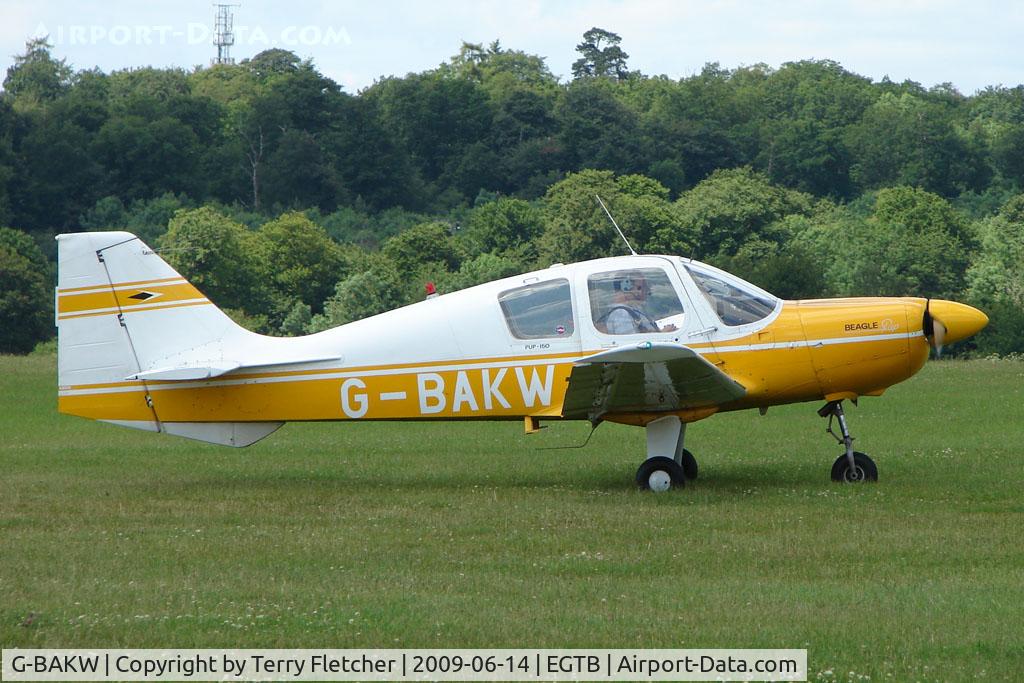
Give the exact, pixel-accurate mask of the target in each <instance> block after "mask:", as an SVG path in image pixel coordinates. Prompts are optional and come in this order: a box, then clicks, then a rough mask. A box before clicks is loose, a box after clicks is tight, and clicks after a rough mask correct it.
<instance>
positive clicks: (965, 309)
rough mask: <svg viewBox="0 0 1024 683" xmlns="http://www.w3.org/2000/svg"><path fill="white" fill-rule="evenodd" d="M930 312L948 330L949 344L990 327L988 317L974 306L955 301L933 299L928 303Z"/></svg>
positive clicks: (946, 340)
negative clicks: (987, 326) (986, 326)
mask: <svg viewBox="0 0 1024 683" xmlns="http://www.w3.org/2000/svg"><path fill="white" fill-rule="evenodd" d="M928 312H929V313H931V316H932V318H934V319H935V320H937V321H939V322H941V323H942V325H943V326H944V327H945V328H946V338H945V343H947V344H951V343H952V342H955V341H960V340H961V339H967V338H968V337H970V336H971V335H973V334H977V333H978V331H980V330H981V328H983V327H985V325H988V316H987V315H985V314H984V313H982V312H981V311H979V310H978V309H977V308H974V307H973V306H968V305H967V304H958V303H957V302H955V301H943V300H942V299H932V300H931V301H929V302H928Z"/></svg>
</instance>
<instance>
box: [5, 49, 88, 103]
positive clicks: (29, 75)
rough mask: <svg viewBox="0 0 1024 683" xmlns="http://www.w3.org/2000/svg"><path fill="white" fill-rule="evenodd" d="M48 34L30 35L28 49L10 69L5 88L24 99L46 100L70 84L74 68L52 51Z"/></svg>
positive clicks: (61, 92) (18, 97) (15, 60)
mask: <svg viewBox="0 0 1024 683" xmlns="http://www.w3.org/2000/svg"><path fill="white" fill-rule="evenodd" d="M52 48H53V45H51V44H50V42H49V36H47V37H43V38H31V39H29V40H28V41H27V42H26V43H25V52H24V53H22V54H20V55H17V56H16V57H15V58H14V64H12V65H11V66H9V67H8V68H7V77H6V78H4V91H5V92H7V93H9V94H10V95H12V96H14V97H15V98H17V99H19V100H21V101H27V102H32V103H35V102H43V101H47V100H54V99H56V98H58V97H59V96H61V95H62V94H64V92H66V91H67V89H68V87H69V86H70V85H71V78H72V75H73V73H74V72H73V69H72V68H71V67H70V66H68V65H67V63H66V62H65V61H64V60H63V59H54V58H53V56H52V55H51V54H50V50H51V49H52Z"/></svg>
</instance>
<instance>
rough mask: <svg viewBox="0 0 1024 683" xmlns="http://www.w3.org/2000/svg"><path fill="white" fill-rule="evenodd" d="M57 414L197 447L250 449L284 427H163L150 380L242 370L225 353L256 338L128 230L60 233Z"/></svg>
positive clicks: (272, 424) (261, 424) (187, 424)
mask: <svg viewBox="0 0 1024 683" xmlns="http://www.w3.org/2000/svg"><path fill="white" fill-rule="evenodd" d="M57 240H58V242H57V244H58V261H57V263H58V278H57V301H56V306H55V309H56V318H57V340H58V341H57V349H58V357H57V358H58V360H57V366H58V384H59V387H60V399H59V405H60V411H61V412H64V413H69V414H73V415H81V416H83V417H91V418H94V419H99V420H105V421H108V422H114V423H117V424H122V425H125V426H130V427H135V428H138V429H146V430H150V431H163V432H168V433H171V434H178V435H181V436H187V437H190V438H197V439H200V440H203V441H210V442H214V443H223V444H227V445H233V446H246V445H249V444H250V443H253V442H255V441H257V440H259V439H261V438H263V437H264V436H266V435H267V434H269V433H271V432H272V431H274V430H275V429H277V428H278V427H279V426H280V425H281V423H280V422H254V423H204V424H201V423H190V422H174V423H167V422H161V420H160V417H159V409H158V408H159V407H158V406H154V402H153V400H152V398H151V395H150V391H149V387H148V386H147V382H150V381H155V380H201V379H204V378H209V377H215V376H217V375H219V374H223V373H225V372H229V371H230V370H233V369H235V368H237V367H239V366H240V365H241V363H240V362H239V361H238V360H237V359H235V360H232V359H230V358H226V357H225V350H226V349H234V350H237V349H238V348H239V347H246V346H251V345H252V343H253V342H254V339H260V337H259V335H256V334H253V333H251V332H249V331H247V330H245V329H243V328H241V327H239V326H238V325H236V324H235V323H234V322H233V321H232V320H231V319H230V318H229V317H228V316H227V315H225V314H224V312H222V311H221V310H220V309H218V308H217V307H216V306H214V305H213V303H212V302H211V301H210V300H209V299H207V298H206V297H205V296H204V295H203V294H202V293H201V292H200V291H199V290H198V289H196V288H195V287H194V286H192V285H191V284H190V283H189V282H188V281H187V280H186V279H185V278H183V277H182V276H181V275H180V274H179V273H178V272H177V271H175V270H174V269H173V268H171V266H169V265H168V264H167V263H166V262H165V261H164V260H163V259H162V258H160V257H159V256H158V255H157V254H156V253H155V252H154V251H153V250H151V249H150V248H149V247H147V246H146V245H145V244H143V242H142V241H141V240H140V239H139V238H138V237H136V236H135V235H132V234H131V233H127V232H89V233H76V234H67V235H60V236H58V237H57Z"/></svg>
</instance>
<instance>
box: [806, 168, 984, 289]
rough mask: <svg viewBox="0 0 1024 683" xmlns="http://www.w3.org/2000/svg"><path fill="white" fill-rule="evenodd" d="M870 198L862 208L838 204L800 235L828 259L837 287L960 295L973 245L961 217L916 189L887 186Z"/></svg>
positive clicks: (828, 273)
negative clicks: (860, 209)
mask: <svg viewBox="0 0 1024 683" xmlns="http://www.w3.org/2000/svg"><path fill="white" fill-rule="evenodd" d="M870 199H871V198H869V199H868V201H866V202H864V203H865V204H867V205H869V207H870V208H869V213H867V214H866V215H865V214H864V213H861V212H860V211H859V207H858V206H853V207H838V208H836V209H834V210H833V213H832V215H831V216H827V215H824V216H821V217H819V220H817V221H816V222H815V224H814V225H813V226H812V227H810V228H809V229H808V230H807V231H806V232H805V233H804V234H802V235H800V237H799V239H798V240H797V243H799V244H803V245H807V248H809V249H810V250H811V251H812V252H813V253H815V254H816V255H817V256H818V258H819V259H820V260H821V262H822V263H826V264H828V265H827V269H826V277H827V279H828V281H829V282H830V283H832V286H833V288H834V292H835V293H836V294H840V295H858V296H860V295H869V296H925V297H937V298H944V299H955V298H957V296H958V295H959V294H960V293H961V292H962V290H963V287H964V281H965V278H964V274H965V271H966V269H967V265H968V263H969V261H970V257H971V253H972V248H973V239H972V235H971V233H970V229H969V226H968V225H967V222H966V220H965V219H964V218H963V216H962V215H960V214H959V213H958V212H957V211H956V210H955V209H954V208H953V207H952V205H950V204H949V202H947V201H946V200H944V199H943V198H942V197H939V196H937V195H935V194H932V193H930V192H926V191H924V190H921V189H917V188H911V187H895V188H887V189H884V190H879V192H878V193H877V195H876V196H875V197H874V201H873V203H872V202H871V201H870Z"/></svg>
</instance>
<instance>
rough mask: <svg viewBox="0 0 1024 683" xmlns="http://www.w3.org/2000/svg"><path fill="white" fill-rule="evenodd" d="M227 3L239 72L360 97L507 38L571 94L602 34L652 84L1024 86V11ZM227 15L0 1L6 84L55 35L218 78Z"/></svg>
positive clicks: (115, 2)
mask: <svg viewBox="0 0 1024 683" xmlns="http://www.w3.org/2000/svg"><path fill="white" fill-rule="evenodd" d="M224 1H225V2H233V3H234V4H235V5H236V6H234V7H232V11H233V13H234V24H235V34H236V35H235V45H234V46H233V47H232V48H231V56H232V57H234V58H235V59H236V60H238V61H240V60H241V59H244V58H246V57H252V56H253V55H255V54H256V53H258V52H260V51H262V50H265V49H268V48H271V47H280V48H285V49H289V50H292V51H294V52H295V53H297V54H298V55H299V56H301V57H303V58H307V57H308V58H311V59H312V60H313V62H314V63H315V64H316V65H317V67H318V68H319V69H320V70H321V72H323V73H324V74H325V75H327V76H329V77H331V78H333V79H334V80H335V81H337V82H338V83H340V84H341V85H342V86H344V88H345V90H346V91H348V92H350V93H355V92H358V91H359V90H361V89H363V88H366V87H367V86H369V85H372V84H373V82H374V81H375V80H377V79H379V78H381V77H382V76H390V75H399V76H401V75H405V74H406V73H409V72H419V71H423V70H426V69H431V68H434V67H436V66H437V65H438V64H440V63H442V62H444V61H447V60H448V58H449V57H451V56H452V55H454V54H455V53H457V52H458V50H459V46H460V45H461V44H462V42H463V41H467V42H472V43H490V42H491V41H493V40H495V39H498V40H500V41H501V44H502V45H503V46H504V47H506V48H510V49H516V50H523V51H525V52H528V53H531V54H536V55H540V56H543V57H545V58H546V59H547V65H548V67H549V68H550V69H551V71H552V72H553V73H554V74H556V75H558V76H560V77H561V78H562V79H563V80H568V79H570V78H571V73H572V71H571V65H572V62H573V61H574V60H575V59H576V58H577V57H578V55H577V54H576V52H575V46H576V45H577V44H578V43H579V42H580V40H581V38H582V35H583V33H584V31H586V30H588V29H590V28H591V27H594V26H598V27H601V28H604V29H607V30H609V31H613V32H615V33H617V34H619V35H620V36H621V37H622V43H621V47H622V48H623V49H624V50H625V51H626V52H627V53H628V54H629V56H630V57H629V61H628V64H629V67H630V68H631V69H638V70H640V71H641V72H643V73H645V74H648V75H661V74H664V75H667V76H670V77H672V78H681V77H686V76H691V75H693V74H696V73H699V72H700V70H701V68H702V67H703V66H704V64H706V63H708V62H718V63H719V64H720V65H721V66H722V67H724V68H736V67H739V66H748V65H752V64H758V63H765V64H768V65H769V66H771V67H778V66H780V65H781V64H783V63H784V62H788V61H795V60H801V59H831V60H834V61H837V62H839V63H840V64H842V65H843V66H844V67H845V68H846V69H847V70H849V71H853V72H855V73H858V74H861V75H863V76H867V77H869V78H872V79H874V80H880V79H881V78H883V77H885V76H888V77H889V78H890V79H892V80H894V81H903V80H906V79H909V80H912V81H917V82H918V83H921V84H922V85H924V86H925V87H931V86H933V85H936V84H939V83H952V84H953V85H954V86H955V87H956V88H957V89H958V90H959V91H960V92H962V93H964V94H965V95H970V94H973V93H974V92H976V91H978V90H980V89H983V88H985V87H986V86H998V85H1003V86H1008V87H1010V86H1015V85H1018V84H1020V83H1024V50H1022V49H1021V39H1022V37H1024V2H1021V1H1020V0H1007V1H1004V2H992V1H988V0H975V1H973V2H953V1H951V0H902V1H901V0H855V1H848V0H835V1H832V2H828V1H824V0H822V1H811V0H778V1H776V2H772V1H770V0H765V1H761V2H757V1H754V0H560V1H556V0H515V1H514V2H499V1H497V0H477V1H475V2H469V1H462V0H459V1H457V0H430V1H429V2H428V1H425V0H421V1H420V2H405V1H399V0H376V1H365V0H364V1H363V2H356V1H330V0H319V1H317V0H289V1H288V2H280V1H279V0H278V1H277V2H273V1H270V0H224ZM214 13H215V8H214V5H213V4H212V3H211V2H210V1H209V0H202V1H201V0H177V1H175V2H168V1H166V0H151V1H148V2H147V1H146V0H134V1H133V2H127V1H125V0H108V1H105V2H95V3H89V2H81V1H72V0H0V55H2V58H0V75H2V73H3V72H4V71H6V67H7V66H9V65H10V64H11V63H12V61H13V56H14V55H16V54H18V53H20V52H22V51H23V50H24V45H25V41H26V39H28V38H30V37H33V36H38V35H43V34H48V35H49V36H50V41H51V42H52V43H53V44H54V50H53V52H54V54H55V55H56V56H57V57H59V58H64V59H66V60H67V62H68V63H69V64H70V65H72V66H73V67H74V68H76V69H85V68H91V67H99V68H100V69H102V70H103V71H107V72H109V71H112V70H115V69H123V68H128V67H139V66H156V67H167V66H180V67H183V68H186V69H191V68H193V67H195V66H205V65H208V64H209V63H210V61H211V59H212V58H213V57H214V55H215V54H216V49H215V48H214V46H213V44H212V41H213V17H214Z"/></svg>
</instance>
